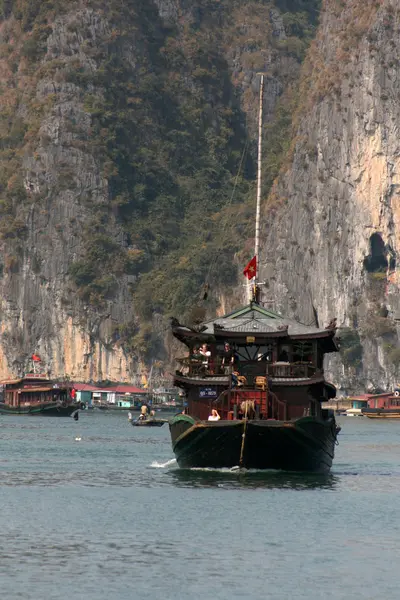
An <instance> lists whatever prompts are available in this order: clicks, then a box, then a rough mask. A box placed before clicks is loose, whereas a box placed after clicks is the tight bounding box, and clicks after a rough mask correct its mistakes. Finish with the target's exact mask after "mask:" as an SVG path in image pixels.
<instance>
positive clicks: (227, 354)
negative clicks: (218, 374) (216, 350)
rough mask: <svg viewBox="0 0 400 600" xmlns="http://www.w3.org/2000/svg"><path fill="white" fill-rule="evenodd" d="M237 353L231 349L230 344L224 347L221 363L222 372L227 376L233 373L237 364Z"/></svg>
mask: <svg viewBox="0 0 400 600" xmlns="http://www.w3.org/2000/svg"><path fill="white" fill-rule="evenodd" d="M235 358H236V355H235V351H234V350H233V349H232V348H231V346H230V344H229V342H225V345H224V349H223V352H222V362H221V366H222V371H223V372H224V373H225V374H228V373H230V372H231V370H232V368H233V365H234V364H235Z"/></svg>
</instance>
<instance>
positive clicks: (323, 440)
mask: <svg viewBox="0 0 400 600" xmlns="http://www.w3.org/2000/svg"><path fill="white" fill-rule="evenodd" d="M169 426H170V432H171V439H172V447H173V451H174V454H175V457H176V460H177V463H178V465H179V466H180V467H182V468H232V467H235V466H242V467H244V468H246V469H278V470H283V471H307V472H314V473H316V472H318V473H327V472H329V470H330V468H331V466H332V461H333V457H334V448H335V442H336V437H337V433H338V431H339V428H338V427H337V425H336V422H335V419H334V418H333V417H332V418H329V419H326V420H322V419H317V418H314V417H304V418H301V419H297V420H294V421H275V420H270V421H269V420H268V421H263V420H254V421H247V422H246V421H245V420H237V421H218V422H209V421H199V420H198V421H196V420H194V419H192V418H191V417H190V416H188V415H178V416H177V417H174V418H173V419H171V421H170V424H169ZM243 434H245V437H244V443H243V448H242V442H243ZM241 456H242V460H241Z"/></svg>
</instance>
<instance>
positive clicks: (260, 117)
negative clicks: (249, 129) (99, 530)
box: [248, 74, 264, 301]
mask: <svg viewBox="0 0 400 600" xmlns="http://www.w3.org/2000/svg"><path fill="white" fill-rule="evenodd" d="M263 99H264V75H263V74H261V79H260V103H259V113H258V158H257V206H256V235H255V247H254V256H255V257H256V273H255V276H254V278H253V280H252V282H251V284H250V285H249V286H248V290H249V301H250V300H251V299H253V298H254V297H255V293H254V291H255V286H256V284H257V281H258V274H259V256H258V255H259V247H260V212H261V168H262V165H261V163H262V122H263ZM252 288H253V289H252Z"/></svg>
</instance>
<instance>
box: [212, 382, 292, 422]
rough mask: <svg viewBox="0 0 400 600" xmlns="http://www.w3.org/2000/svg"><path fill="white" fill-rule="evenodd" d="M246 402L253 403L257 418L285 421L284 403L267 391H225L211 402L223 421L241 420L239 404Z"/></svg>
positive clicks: (285, 405)
mask: <svg viewBox="0 0 400 600" xmlns="http://www.w3.org/2000/svg"><path fill="white" fill-rule="evenodd" d="M246 400H250V401H251V402H254V407H255V411H256V415H257V417H261V418H263V419H276V420H282V421H283V420H286V419H287V404H286V402H285V401H284V400H280V399H279V398H278V396H277V395H276V394H274V393H273V392H270V391H267V390H266V391H262V390H253V391H252V392H249V390H240V389H238V388H235V389H232V390H225V391H224V392H222V393H221V394H220V395H219V397H218V398H217V399H216V400H215V401H214V402H213V406H215V407H216V408H217V410H218V411H219V412H220V414H221V417H222V418H223V419H241V418H244V416H245V414H244V413H243V410H242V407H241V404H242V402H243V401H246ZM249 417H250V418H254V415H252V416H250V415H249ZM257 417H256V418H257Z"/></svg>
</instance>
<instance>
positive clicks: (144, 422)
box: [131, 417, 168, 427]
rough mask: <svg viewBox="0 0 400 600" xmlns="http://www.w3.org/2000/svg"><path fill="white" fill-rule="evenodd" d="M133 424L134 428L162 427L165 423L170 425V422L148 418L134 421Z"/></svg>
mask: <svg viewBox="0 0 400 600" xmlns="http://www.w3.org/2000/svg"><path fill="white" fill-rule="evenodd" d="M131 423H132V425H133V426H134V427H162V426H163V425H164V423H168V420H167V419H155V418H154V417H148V418H147V419H134V420H132V421H131Z"/></svg>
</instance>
